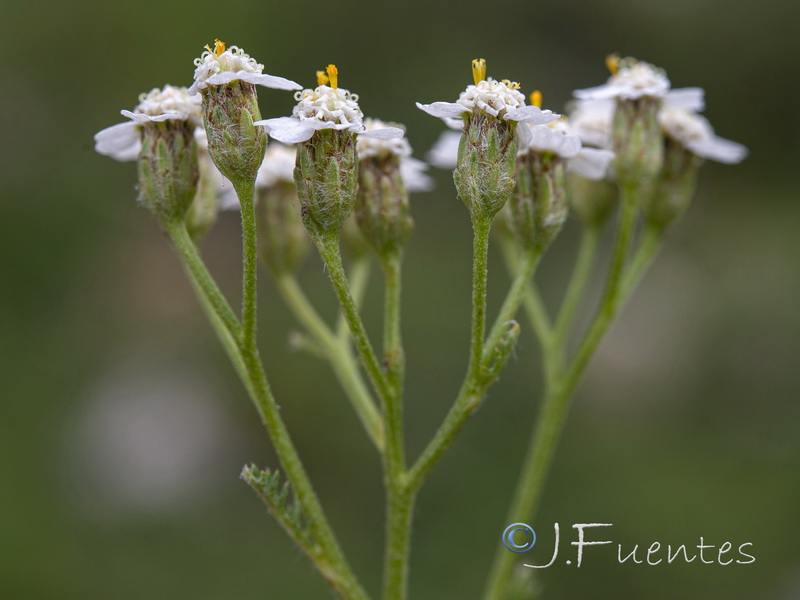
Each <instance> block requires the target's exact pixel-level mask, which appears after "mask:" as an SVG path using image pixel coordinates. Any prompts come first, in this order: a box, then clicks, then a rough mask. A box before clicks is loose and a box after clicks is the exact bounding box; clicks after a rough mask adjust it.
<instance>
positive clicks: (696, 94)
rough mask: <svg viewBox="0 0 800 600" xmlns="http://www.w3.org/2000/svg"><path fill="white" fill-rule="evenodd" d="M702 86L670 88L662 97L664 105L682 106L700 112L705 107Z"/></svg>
mask: <svg viewBox="0 0 800 600" xmlns="http://www.w3.org/2000/svg"><path fill="white" fill-rule="evenodd" d="M704 95H705V91H703V88H699V87H690V88H679V89H677V90H670V91H668V92H667V95H666V96H665V97H664V105H665V106H669V107H673V108H682V109H684V110H688V111H691V112H700V111H702V110H703V109H704V108H705V107H706V103H705V101H704V100H703V96H704Z"/></svg>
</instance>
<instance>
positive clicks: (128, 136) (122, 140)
mask: <svg viewBox="0 0 800 600" xmlns="http://www.w3.org/2000/svg"><path fill="white" fill-rule="evenodd" d="M94 149H95V150H96V151H97V152H99V153H100V154H103V155H105V156H110V157H111V158H114V159H116V160H119V161H123V162H124V161H129V160H134V159H135V158H136V157H137V156H138V155H139V150H141V141H140V140H139V131H138V129H137V128H136V123H134V122H132V121H126V122H125V123H117V124H116V125H112V126H111V127H106V128H105V129H103V130H101V131H98V132H97V133H96V134H95V135H94Z"/></svg>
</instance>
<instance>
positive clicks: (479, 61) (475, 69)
mask: <svg viewBox="0 0 800 600" xmlns="http://www.w3.org/2000/svg"><path fill="white" fill-rule="evenodd" d="M472 79H474V80H475V85H478V84H479V83H480V82H481V81H483V80H484V79H486V59H485V58H475V59H473V60H472Z"/></svg>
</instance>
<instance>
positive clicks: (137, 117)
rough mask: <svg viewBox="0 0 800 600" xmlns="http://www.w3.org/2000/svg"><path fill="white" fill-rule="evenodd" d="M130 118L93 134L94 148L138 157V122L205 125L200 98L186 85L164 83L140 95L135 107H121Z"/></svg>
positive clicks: (120, 157)
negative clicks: (186, 122) (193, 95)
mask: <svg viewBox="0 0 800 600" xmlns="http://www.w3.org/2000/svg"><path fill="white" fill-rule="evenodd" d="M120 114H122V116H124V117H127V118H128V119H130V121H125V122H124V123H117V124H116V125H112V126H111V127H106V128H105V129H103V130H102V131H99V132H97V133H96V134H95V136H94V141H95V150H96V151H97V152H99V153H100V154H104V155H105V156H110V157H111V158H114V159H116V160H119V161H129V160H135V159H136V157H137V156H138V155H139V151H140V150H141V148H142V142H141V133H140V131H139V126H140V125H142V124H144V123H151V122H153V123H157V122H162V121H168V120H178V121H189V122H190V123H191V124H192V126H194V127H201V126H202V116H201V114H200V99H199V98H193V97H192V96H190V95H189V91H188V90H187V89H186V88H184V87H175V86H171V85H165V86H164V87H163V88H154V89H152V90H150V91H149V92H147V93H146V94H142V95H140V96H139V104H137V105H136V107H135V108H134V109H133V111H129V110H122V111H120Z"/></svg>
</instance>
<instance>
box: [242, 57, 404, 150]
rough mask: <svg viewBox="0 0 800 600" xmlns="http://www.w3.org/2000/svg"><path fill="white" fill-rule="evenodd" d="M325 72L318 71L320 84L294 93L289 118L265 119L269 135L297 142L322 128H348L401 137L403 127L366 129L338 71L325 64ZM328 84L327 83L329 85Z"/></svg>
mask: <svg viewBox="0 0 800 600" xmlns="http://www.w3.org/2000/svg"><path fill="white" fill-rule="evenodd" d="M326 71H327V73H323V72H322V71H318V72H317V81H318V82H319V85H318V86H317V87H316V88H314V89H305V90H303V91H301V92H297V93H296V94H295V100H297V105H296V106H295V107H294V109H292V116H291V117H279V118H277V119H265V120H263V121H258V122H256V125H262V126H263V127H264V128H265V129H266V130H267V131H268V132H269V135H270V136H271V137H273V138H274V139H276V140H278V141H279V142H283V143H284V144H298V143H300V142H305V141H307V140H309V139H311V136H313V135H314V132H316V131H321V130H323V129H334V130H337V131H350V132H353V133H356V134H359V135H365V136H367V137H375V138H384V139H390V138H402V137H403V130H402V129H398V128H397V127H385V128H382V129H374V130H370V131H367V130H366V128H365V127H364V124H363V120H364V114H363V113H362V112H361V109H360V108H359V106H358V95H357V94H352V93H350V92H349V91H348V90H346V89H344V88H340V87H339V86H338V83H339V81H338V79H339V77H338V76H339V70H338V69H337V68H336V66H335V65H328V68H327V69H326ZM328 84H330V85H328Z"/></svg>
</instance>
